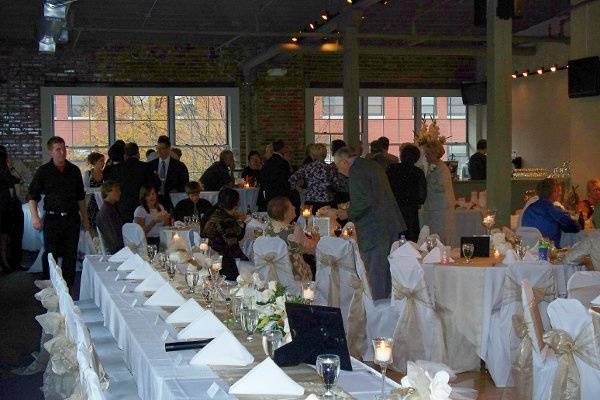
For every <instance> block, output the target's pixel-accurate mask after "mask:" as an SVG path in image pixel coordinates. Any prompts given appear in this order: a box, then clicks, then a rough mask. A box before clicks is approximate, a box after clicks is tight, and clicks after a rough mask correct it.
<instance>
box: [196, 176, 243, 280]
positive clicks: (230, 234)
mask: <svg viewBox="0 0 600 400" xmlns="http://www.w3.org/2000/svg"><path fill="white" fill-rule="evenodd" d="M239 204H240V194H239V193H238V192H237V191H236V190H234V189H232V188H228V187H225V188H223V189H221V191H220V192H219V200H218V201H217V208H216V209H215V211H214V212H213V213H212V215H211V216H210V218H209V219H208V221H207V222H206V225H205V226H204V232H203V235H204V237H206V238H208V245H209V246H210V247H211V248H212V249H213V250H215V251H216V252H218V253H219V254H221V255H222V256H223V263H222V269H221V274H223V275H225V277H226V279H227V280H232V281H234V280H235V279H236V278H237V276H238V270H237V265H236V263H235V259H236V258H237V259H241V260H245V261H247V260H248V258H247V257H246V255H245V254H244V253H243V252H242V249H241V247H240V240H242V239H243V238H244V235H245V233H246V224H245V223H244V220H245V218H246V216H245V215H244V214H241V213H239V212H238V211H237V208H238V206H239Z"/></svg>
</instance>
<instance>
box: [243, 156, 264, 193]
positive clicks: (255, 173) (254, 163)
mask: <svg viewBox="0 0 600 400" xmlns="http://www.w3.org/2000/svg"><path fill="white" fill-rule="evenodd" d="M261 169H262V160H261V158H260V154H259V153H258V151H256V150H253V151H251V152H250V153H248V165H247V166H246V167H245V168H244V169H243V170H242V179H243V180H245V181H246V182H248V183H249V184H250V186H258V184H259V182H258V177H259V176H260V170H261Z"/></svg>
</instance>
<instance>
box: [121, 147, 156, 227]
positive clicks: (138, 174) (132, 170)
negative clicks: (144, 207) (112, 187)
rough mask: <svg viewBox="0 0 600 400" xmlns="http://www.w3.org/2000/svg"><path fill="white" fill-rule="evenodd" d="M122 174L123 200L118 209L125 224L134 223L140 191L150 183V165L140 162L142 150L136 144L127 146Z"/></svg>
mask: <svg viewBox="0 0 600 400" xmlns="http://www.w3.org/2000/svg"><path fill="white" fill-rule="evenodd" d="M122 169H123V171H124V172H123V173H121V174H120V175H121V181H120V182H119V183H120V184H121V200H120V201H119V202H118V203H117V208H118V209H119V213H120V214H121V219H122V220H123V221H124V222H132V221H133V212H134V211H135V209H136V208H137V206H138V205H139V204H140V189H141V188H142V186H143V185H144V184H146V183H149V180H150V175H149V172H148V165H147V164H146V163H145V162H143V161H140V148H139V147H138V145H137V144H135V143H127V145H125V162H123V164H122Z"/></svg>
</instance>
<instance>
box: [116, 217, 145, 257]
mask: <svg viewBox="0 0 600 400" xmlns="http://www.w3.org/2000/svg"><path fill="white" fill-rule="evenodd" d="M121 232H122V233H123V244H124V245H125V246H128V247H129V248H131V250H132V251H133V252H134V253H138V254H145V252H146V235H145V234H144V229H143V228H142V227H141V226H139V225H138V224H136V223H135V222H128V223H126V224H124V225H123V228H122V229H121Z"/></svg>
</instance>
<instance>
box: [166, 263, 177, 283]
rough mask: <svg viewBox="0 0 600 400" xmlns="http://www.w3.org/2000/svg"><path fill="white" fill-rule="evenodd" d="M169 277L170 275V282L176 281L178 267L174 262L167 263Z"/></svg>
mask: <svg viewBox="0 0 600 400" xmlns="http://www.w3.org/2000/svg"><path fill="white" fill-rule="evenodd" d="M165 266H166V268H167V275H169V280H170V281H173V279H175V273H176V272H177V265H175V263H174V262H173V261H167V263H166V265H165Z"/></svg>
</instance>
